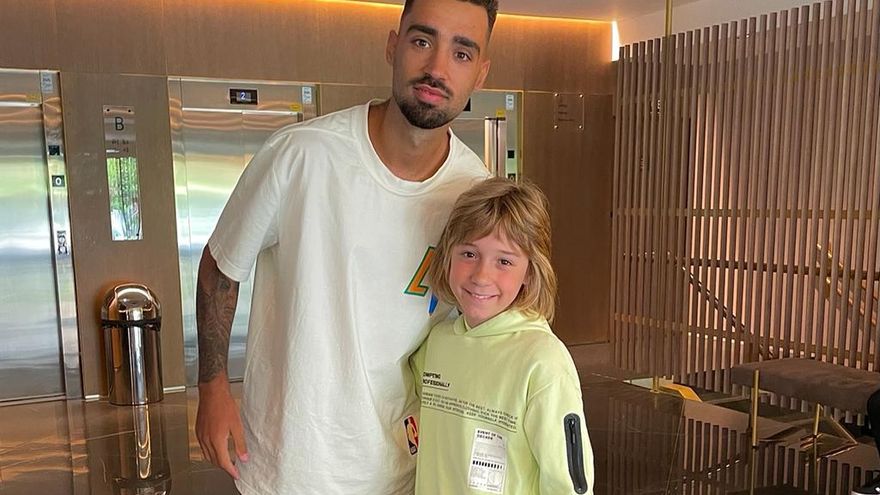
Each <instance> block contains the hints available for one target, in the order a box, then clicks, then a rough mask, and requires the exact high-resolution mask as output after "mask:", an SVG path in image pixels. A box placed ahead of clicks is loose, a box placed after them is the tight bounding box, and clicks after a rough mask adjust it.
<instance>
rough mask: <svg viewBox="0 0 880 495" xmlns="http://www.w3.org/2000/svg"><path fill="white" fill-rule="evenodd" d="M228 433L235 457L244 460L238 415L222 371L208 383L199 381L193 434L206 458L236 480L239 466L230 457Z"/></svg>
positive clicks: (246, 452) (245, 451)
mask: <svg viewBox="0 0 880 495" xmlns="http://www.w3.org/2000/svg"><path fill="white" fill-rule="evenodd" d="M230 436H231V437H232V443H233V445H234V448H235V455H236V457H238V460H239V461H241V462H247V461H248V451H247V446H246V445H245V443H244V429H243V428H242V424H241V415H240V414H239V411H238V405H236V403H235V399H233V398H232V392H230V390H229V381H228V380H227V378H226V373H222V374H220V375H218V376H217V377H215V378H214V379H213V380H211V381H210V382H205V383H200V384H199V412H198V414H197V415H196V437H197V438H198V439H199V445H200V446H201V447H202V455H204V456H205V459H207V460H208V461H210V462H211V463H212V464H214V465H215V466H217V467H219V468H221V469H223V470H224V471H226V472H227V473H229V474H230V475H231V476H232V477H233V478H235V479H239V474H238V468H237V467H236V466H235V463H233V461H232V459H230V456H229V437H230Z"/></svg>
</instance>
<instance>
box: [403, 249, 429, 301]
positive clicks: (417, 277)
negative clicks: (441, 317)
mask: <svg viewBox="0 0 880 495" xmlns="http://www.w3.org/2000/svg"><path fill="white" fill-rule="evenodd" d="M433 257H434V246H428V249H427V250H426V251H425V255H424V256H423V257H422V262H421V263H419V267H418V268H417V269H416V272H415V273H414V274H413V277H412V280H410V281H409V285H407V286H406V290H404V291H403V293H404V294H409V295H411V296H419V297H425V294H427V293H428V286H427V285H425V284H424V282H425V274H426V273H428V266H429V265H430V264H431V258H433Z"/></svg>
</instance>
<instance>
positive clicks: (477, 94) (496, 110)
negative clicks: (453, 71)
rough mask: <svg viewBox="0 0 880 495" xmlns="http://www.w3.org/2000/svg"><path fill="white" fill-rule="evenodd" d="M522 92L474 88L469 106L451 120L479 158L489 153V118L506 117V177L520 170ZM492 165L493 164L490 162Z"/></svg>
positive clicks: (514, 176) (458, 135) (455, 128)
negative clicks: (487, 123)
mask: <svg viewBox="0 0 880 495" xmlns="http://www.w3.org/2000/svg"><path fill="white" fill-rule="evenodd" d="M521 103H522V93H520V92H511V91H494V90H480V91H474V93H473V94H472V95H471V99H470V101H469V102H468V106H467V107H465V110H464V111H463V112H461V114H459V116H458V117H457V118H456V119H455V120H454V121H452V126H451V127H452V132H454V133H455V135H456V136H457V137H458V138H459V139H461V141H462V142H463V143H464V144H465V145H467V147H468V148H470V149H471V150H473V152H474V153H476V154H477V156H479V157H480V158H484V157H485V155H486V148H485V143H486V132H487V131H486V118H492V119H497V118H504V119H505V121H506V123H507V153H506V156H504V157H502V158H501V159H502V160H504V165H505V166H504V167H503V168H504V169H505V172H506V175H507V177H510V178H516V177H518V176H519V175H520V173H521V168H522V167H521V158H520V155H521V153H520V147H519V142H520V140H519V131H520V115H522V112H521V111H520V108H521ZM487 166H490V164H487Z"/></svg>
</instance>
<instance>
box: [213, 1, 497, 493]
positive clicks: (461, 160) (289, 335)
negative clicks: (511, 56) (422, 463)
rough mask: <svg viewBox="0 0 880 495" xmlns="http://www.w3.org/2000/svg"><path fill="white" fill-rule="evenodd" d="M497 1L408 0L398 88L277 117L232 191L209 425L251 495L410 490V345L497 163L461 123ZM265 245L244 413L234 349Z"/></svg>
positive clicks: (219, 234)
mask: <svg viewBox="0 0 880 495" xmlns="http://www.w3.org/2000/svg"><path fill="white" fill-rule="evenodd" d="M496 10H497V0H407V2H406V4H405V6H404V10H403V14H402V16H401V20H400V26H399V30H398V32H394V31H392V32H390V33H389V36H388V42H387V47H386V53H385V55H386V59H387V61H388V62H389V63H390V64H391V65H392V67H393V83H392V93H393V98H391V100H389V101H386V102H381V103H378V104H374V103H371V104H369V105H364V106H361V107H355V108H352V109H348V110H343V111H342V112H337V113H335V114H331V115H328V116H325V117H322V118H319V119H314V120H312V121H309V122H306V123H303V124H299V125H296V126H292V127H288V128H285V129H282V130H281V131H279V132H278V133H276V134H275V135H274V136H272V137H271V138H270V139H269V140H268V141H267V143H266V145H265V146H264V147H263V149H262V150H261V151H260V152H259V153H257V154H256V155H255V156H254V158H253V160H252V161H251V163H250V164H249V165H248V167H247V168H246V169H245V171H244V173H243V174H242V177H241V179H240V180H239V183H238V185H237V186H236V189H235V191H234V192H233V193H232V196H231V197H230V200H229V203H228V204H227V206H226V208H225V209H224V212H223V214H222V216H221V218H220V221H219V223H218V225H217V229H216V230H215V232H214V234H213V235H212V237H211V239H210V240H209V242H208V247H207V248H206V249H205V251H204V253H203V256H202V261H201V264H200V266H199V281H198V289H197V301H196V303H197V320H198V332H199V412H198V418H197V421H196V433H197V436H198V438H199V443H200V444H201V447H202V452H203V453H204V455H205V457H206V458H207V459H209V460H210V461H211V462H213V463H214V464H216V465H218V466H220V467H221V468H223V469H224V470H226V471H227V472H229V473H230V474H231V475H232V476H233V477H235V478H236V485H237V486H238V489H239V490H240V491H241V492H242V493H243V494H244V495H252V494H253V495H270V494H272V495H275V494H278V493H283V494H309V495H312V494H321V495H330V494H337V493H338V494H342V493H345V494H370V495H380V494H381V495H389V494H390V495H394V494H404V493H412V482H413V466H414V458H413V455H414V454H415V452H416V451H417V446H416V445H414V444H413V445H411V444H412V443H413V440H415V438H417V435H414V434H413V426H414V418H412V417H411V416H410V415H411V414H412V413H413V412H414V411H415V410H416V405H415V403H414V402H413V403H410V400H411V399H410V398H409V396H408V392H409V391H410V388H411V384H412V382H411V380H412V378H411V377H409V375H408V367H407V358H408V356H409V354H410V353H411V352H412V351H414V350H415V349H416V347H417V346H418V344H419V342H420V341H421V339H422V338H423V337H424V336H425V334H426V333H427V331H428V329H429V328H430V326H431V325H432V324H433V323H434V322H436V321H437V319H438V318H442V317H443V316H444V315H443V314H441V313H442V312H441V311H436V312H434V316H433V317H432V316H431V315H429V309H430V308H429V307H430V302H429V297H427V296H428V294H427V292H428V290H427V287H426V286H425V281H424V280H423V277H424V268H426V267H427V263H428V261H430V257H431V253H432V252H433V248H431V247H430V245H431V244H432V243H434V242H436V240H437V238H438V237H439V234H440V232H441V230H442V228H443V225H444V223H445V221H446V218H447V216H448V214H449V211H450V210H451V208H452V204H453V202H454V201H455V199H456V198H457V197H458V195H459V194H460V193H461V192H463V191H464V190H465V189H467V188H468V187H469V186H470V185H471V184H473V183H474V182H475V181H477V180H480V179H482V178H484V177H485V176H486V174H487V172H486V170H485V167H484V166H483V165H482V163H481V162H480V160H479V159H478V158H477V157H476V155H474V154H473V153H472V152H471V151H469V150H468V149H467V148H466V147H465V146H464V145H463V144H462V143H461V142H460V141H459V140H458V139H456V138H455V137H454V136H452V134H451V133H450V132H449V123H450V122H451V121H452V119H454V118H455V117H456V116H457V115H458V114H459V113H460V112H461V111H462V110H463V109H464V106H465V105H466V103H467V101H468V98H469V97H470V94H471V92H472V91H473V90H474V89H477V88H480V87H481V86H482V84H483V81H484V80H485V78H486V74H487V73H488V70H489V60H488V58H487V54H486V49H487V44H488V41H489V36H490V33H491V29H492V26H493V23H494V19H495V13H496ZM258 256H259V263H257V273H256V277H255V284H254V295H253V303H252V306H251V321H250V325H249V330H248V348H247V361H246V365H245V381H244V393H243V398H242V409H241V415H239V411H238V408H237V407H236V405H235V402H234V400H233V398H232V395H231V394H230V391H229V384H228V377H227V375H226V358H227V353H228V345H229V334H230V328H231V324H232V318H233V315H234V311H235V305H236V301H237V297H238V283H239V281H241V280H243V279H244V278H245V277H247V276H248V273H249V271H250V269H251V267H252V266H253V264H254V262H255V261H256V259H257V257H258ZM408 433H409V435H408ZM230 436H231V437H232V441H233V445H234V450H235V457H237V462H235V463H234V462H233V461H232V460H231V459H230V455H229V452H228V443H227V442H228V439H229V437H230ZM408 437H409V441H408ZM416 443H417V441H416Z"/></svg>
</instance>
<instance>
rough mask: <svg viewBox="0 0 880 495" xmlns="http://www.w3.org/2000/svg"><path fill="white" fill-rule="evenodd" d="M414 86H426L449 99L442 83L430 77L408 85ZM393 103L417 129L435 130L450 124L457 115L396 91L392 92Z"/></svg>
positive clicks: (448, 94)
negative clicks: (439, 91)
mask: <svg viewBox="0 0 880 495" xmlns="http://www.w3.org/2000/svg"><path fill="white" fill-rule="evenodd" d="M416 84H426V85H428V86H430V87H432V88H438V89H441V90H442V91H444V92H445V93H446V95H447V96H449V97H451V92H450V91H449V89H447V88H446V86H445V85H443V83H441V82H440V81H437V80H435V79H434V78H432V77H431V76H428V75H426V76H424V77H422V78H420V79H417V80H415V81H411V82H410V83H409V85H411V86H415V85H416ZM394 102H395V103H397V107H398V108H400V112H401V113H402V114H403V116H404V117H405V118H406V120H407V122H409V123H410V125H412V126H414V127H418V128H419V129H426V130H430V129H436V128H438V127H441V126H444V125H446V124H448V123H449V122H452V119H454V118H455V117H456V116H457V115H458V112H453V111H450V110H442V109H440V108H437V107H435V106H433V105H430V104H428V103H424V102H422V101H419V100H418V99H416V98H415V97H407V96H404V95H402V94H400V92H399V91H397V90H395V91H394Z"/></svg>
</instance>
